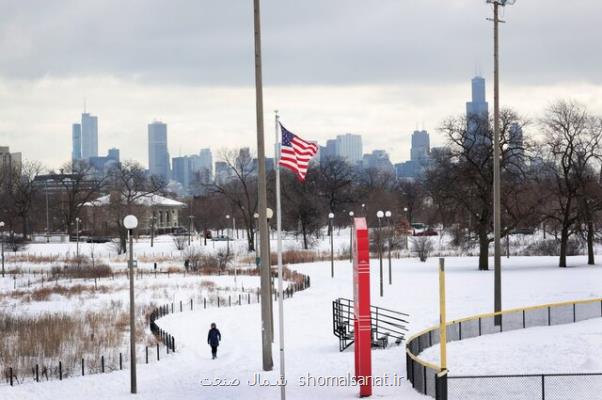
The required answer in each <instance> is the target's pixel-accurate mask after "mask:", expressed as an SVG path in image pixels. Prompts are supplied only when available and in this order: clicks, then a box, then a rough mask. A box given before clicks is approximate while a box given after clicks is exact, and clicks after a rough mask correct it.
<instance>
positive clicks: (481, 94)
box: [466, 76, 489, 117]
mask: <svg viewBox="0 0 602 400" xmlns="http://www.w3.org/2000/svg"><path fill="white" fill-rule="evenodd" d="M466 115H467V116H469V115H478V116H481V117H487V116H488V115H489V104H488V103H487V101H486V98H485V79H483V78H481V77H480V76H475V77H474V78H472V101H469V102H467V103H466Z"/></svg>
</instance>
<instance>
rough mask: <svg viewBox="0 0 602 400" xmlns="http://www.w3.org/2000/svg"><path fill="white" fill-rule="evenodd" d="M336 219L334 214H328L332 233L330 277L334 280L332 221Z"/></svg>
mask: <svg viewBox="0 0 602 400" xmlns="http://www.w3.org/2000/svg"><path fill="white" fill-rule="evenodd" d="M333 218H334V214H333V213H328V229H329V232H330V277H331V278H334V244H333V241H332V220H333Z"/></svg>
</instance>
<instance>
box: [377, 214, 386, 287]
mask: <svg viewBox="0 0 602 400" xmlns="http://www.w3.org/2000/svg"><path fill="white" fill-rule="evenodd" d="M384 216H385V213H384V212H382V211H381V210H378V212H377V213H376V218H378V261H379V263H380V297H383V248H382V219H383V217H384Z"/></svg>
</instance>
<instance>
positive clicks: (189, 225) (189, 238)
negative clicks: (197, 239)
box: [188, 215, 194, 246]
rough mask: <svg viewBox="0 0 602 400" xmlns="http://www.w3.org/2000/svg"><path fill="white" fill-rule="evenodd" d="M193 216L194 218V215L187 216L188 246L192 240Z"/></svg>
mask: <svg viewBox="0 0 602 400" xmlns="http://www.w3.org/2000/svg"><path fill="white" fill-rule="evenodd" d="M193 218H194V215H189V216H188V246H190V243H191V241H192V219H193Z"/></svg>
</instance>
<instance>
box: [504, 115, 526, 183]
mask: <svg viewBox="0 0 602 400" xmlns="http://www.w3.org/2000/svg"><path fill="white" fill-rule="evenodd" d="M507 157H508V168H509V169H511V170H514V171H516V172H520V171H521V170H522V167H523V166H524V163H525V148H524V143H523V128H522V127H521V126H520V125H519V124H518V123H516V122H514V123H512V125H510V128H509V129H508V152H507Z"/></svg>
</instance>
